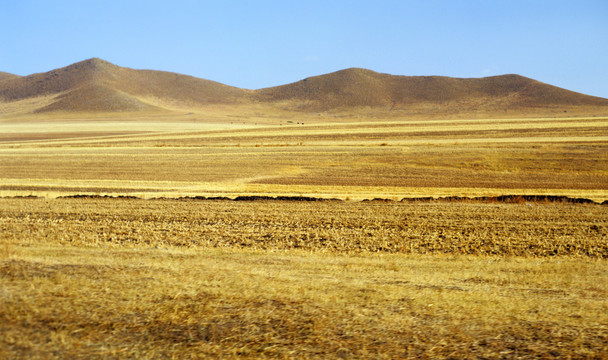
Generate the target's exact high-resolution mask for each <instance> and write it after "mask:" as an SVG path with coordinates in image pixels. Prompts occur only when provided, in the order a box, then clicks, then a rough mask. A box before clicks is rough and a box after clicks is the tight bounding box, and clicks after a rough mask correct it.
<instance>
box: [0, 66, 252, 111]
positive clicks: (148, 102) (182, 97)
mask: <svg viewBox="0 0 608 360" xmlns="http://www.w3.org/2000/svg"><path fill="white" fill-rule="evenodd" d="M246 93H247V90H243V89H238V88H235V87H231V86H227V85H222V84H220V83H217V82H214V81H209V80H203V79H198V78H194V77H191V76H186V75H180V74H175V73H169V72H163V71H151V70H133V69H129V68H123V67H119V66H116V65H113V64H111V63H109V62H107V61H104V60H101V59H97V58H93V59H89V60H85V61H82V62H79V63H76V64H72V65H70V66H67V67H64V68H61V69H56V70H52V71H49V72H46V73H41V74H33V75H29V76H25V77H19V78H11V79H8V80H6V81H3V82H2V83H0V100H4V101H17V100H22V99H26V98H36V97H43V96H49V95H53V96H55V97H54V99H53V101H52V102H51V104H49V105H45V106H44V107H41V108H39V109H36V110H35V111H37V112H44V111H137V110H142V109H151V108H155V107H156V108H163V107H166V108H172V107H178V108H197V107H199V106H201V105H205V104H217V103H221V104H233V103H236V102H238V101H239V99H242V98H243V97H244V95H245V94H246Z"/></svg>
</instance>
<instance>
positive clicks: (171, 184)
mask: <svg viewBox="0 0 608 360" xmlns="http://www.w3.org/2000/svg"><path fill="white" fill-rule="evenodd" d="M211 114H212V115H213V114H214V113H211ZM212 115H202V114H189V115H181V116H173V117H171V116H168V115H165V116H162V115H158V114H156V115H148V116H145V115H141V114H139V115H137V116H135V115H134V116H133V118H132V119H130V120H129V118H126V119H125V118H120V117H118V116H116V115H114V116H111V115H108V116H105V117H103V116H100V115H91V117H90V118H88V119H87V118H86V117H85V118H70V117H69V116H67V115H66V116H64V117H61V116H59V115H56V116H55V117H51V116H45V117H42V116H40V117H36V116H31V117H26V118H23V119H20V120H19V121H18V122H15V121H8V120H6V121H1V122H0V130H2V131H1V133H2V134H3V135H2V138H1V139H0V194H2V195H4V196H22V195H35V196H44V197H56V196H60V195H70V194H109V195H135V196H138V197H143V198H155V197H179V196H202V195H204V196H229V197H235V196H238V195H243V194H251V195H291V196H299V195H305V196H315V197H321V198H340V199H346V198H349V199H352V200H360V199H366V198H368V199H371V198H376V197H381V198H389V199H394V200H400V199H402V198H404V197H421V196H469V197H471V196H498V195H504V194H518V195H520V194H534V195H564V196H570V197H583V198H589V199H592V200H594V201H597V202H602V201H604V200H608V156H607V154H608V145H607V144H608V135H607V134H608V118H606V117H592V118H552V119H547V118H533V119H530V118H525V119H519V118H514V119H465V120H462V119H460V120H381V119H380V120H379V119H368V120H361V119H355V118H350V119H337V120H335V119H328V118H327V117H329V115H327V114H325V115H324V116H319V117H315V116H312V115H308V116H304V115H302V116H300V117H293V118H282V117H280V116H279V115H277V118H273V117H272V116H270V115H266V116H265V117H262V115H260V118H259V119H256V118H253V119H252V118H248V119H245V120H243V119H240V120H239V119H232V120H231V118H230V117H229V116H228V115H226V113H223V112H221V111H218V112H217V114H216V115H215V116H216V117H213V116H212ZM123 116H124V115H123ZM292 116H293V115H292Z"/></svg>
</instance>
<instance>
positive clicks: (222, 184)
mask: <svg viewBox="0 0 608 360" xmlns="http://www.w3.org/2000/svg"><path fill="white" fill-rule="evenodd" d="M262 110H263V109H262ZM236 114H239V113H238V112H236ZM353 114H354V115H352V114H351V115H350V116H344V115H339V114H332V113H328V112H325V113H319V114H316V113H308V114H304V113H299V114H295V113H283V112H280V111H278V110H277V111H276V112H268V111H267V109H265V110H264V111H261V110H260V112H258V111H257V110H256V108H255V107H249V108H248V110H247V111H246V112H243V113H242V116H241V115H239V116H237V115H235V112H230V111H227V110H226V109H225V108H222V107H220V106H219V105H218V108H217V109H215V110H214V109H207V110H206V111H205V112H200V113H197V112H193V113H184V114H182V115H176V114H170V113H168V112H166V113H163V112H150V113H145V112H139V113H132V114H125V113H120V114H119V113H115V114H110V113H104V114H101V113H90V114H68V113H52V114H44V115H42V114H37V115H32V114H28V115H22V116H18V117H5V118H2V119H1V120H0V134H1V135H0V197H2V198H0V358H9V359H12V358H16V359H36V358H38V359H48V358H58V359H60V358H82V359H91V358H100V359H101V358H104V359H108V358H112V359H113V358H143V359H146V358H147V359H157V358H179V359H188V358H193V359H194V358H209V357H216V358H217V357H219V358H323V359H325V358H355V359H356V358H362V359H363V358H386V359H394V358H412V359H414V358H428V359H434V358H596V359H602V358H606V357H608V347H607V345H606V344H607V343H608V328H607V326H606V324H608V315H607V314H608V301H607V300H606V299H607V298H608V297H607V295H608V286H607V285H606V284H608V278H607V275H606V274H608V265H607V263H606V261H607V258H608V212H607V211H606V206H605V205H599V204H591V203H590V204H574V203H567V202H565V201H564V202H556V203H552V202H538V201H527V200H525V199H524V198H521V199H519V200H518V201H513V203H501V202H497V201H496V200H495V199H494V200H490V201H481V200H470V201H464V200H462V201H453V202H448V201H447V200H441V199H440V200H429V199H426V200H424V201H410V200H411V199H412V198H422V197H430V198H439V197H455V196H458V197H484V196H485V197H497V196H500V195H546V196H564V197H569V198H583V199H590V200H592V201H593V202H595V203H601V202H604V201H606V200H608V156H607V154H608V135H607V134H608V117H602V116H593V117H558V118H524V117H518V116H514V117H505V118H498V119H496V118H492V119H483V118H468V119H467V118H448V117H443V118H436V119H422V118H420V119H418V118H407V119H403V118H387V117H384V118H375V117H373V116H368V115H369V114H367V113H365V114H367V115H364V113H363V112H361V113H360V115H359V116H357V115H356V114H357V113H353ZM562 115H563V114H562ZM73 195H92V196H98V197H89V198H61V197H65V196H73ZM24 196H25V197H26V198H24ZM28 196H33V198H29V197H28ZM101 196H111V197H113V198H102V197H101ZM119 196H122V197H123V198H118V197H119ZM239 196H241V197H243V196H265V197H283V198H284V197H293V198H301V199H304V198H310V199H308V200H318V201H279V200H272V201H270V200H263V201H262V200H259V201H234V200H229V199H234V198H236V197H239ZM184 197H221V198H224V199H225V200H193V199H185V198H184ZM179 198H182V199H179ZM371 199H382V201H380V200H376V201H362V200H371ZM402 199H406V201H400V200H402ZM563 199H564V198H562V200H563ZM320 200H324V201H320ZM388 200H390V201H388Z"/></svg>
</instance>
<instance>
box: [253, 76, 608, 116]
mask: <svg viewBox="0 0 608 360" xmlns="http://www.w3.org/2000/svg"><path fill="white" fill-rule="evenodd" d="M256 95H257V96H258V97H259V98H260V99H261V100H262V101H269V102H276V103H281V102H283V103H285V104H286V106H290V107H291V108H292V109H300V110H312V111H327V110H331V109H344V108H349V107H376V108H377V107H380V108H385V109H390V110H399V109H401V110H403V109H407V108H412V107H414V108H415V107H424V108H426V109H427V110H428V109H430V108H444V109H453V110H454V111H456V110H458V109H457V108H459V109H460V110H461V111H473V110H482V109H483V110H497V111H498V110H503V111H504V110H506V109H523V108H539V107H552V106H565V107H569V106H600V107H604V106H608V99H603V98H598V97H593V96H588V95H583V94H579V93H576V92H572V91H568V90H564V89H561V88H558V87H555V86H551V85H547V84H544V83H541V82H538V81H535V80H532V79H529V78H526V77H523V76H519V75H502V76H493V77H486V78H470V79H463V78H451V77H442V76H395V75H389V74H380V73H377V72H374V71H371V70H366V69H356V68H352V69H346V70H342V71H338V72H334V73H331V74H326V75H321V76H315V77H311V78H307V79H304V80H301V81H299V82H296V83H292V84H287V85H283V86H277V87H272V88H267V89H261V90H258V91H257V93H256Z"/></svg>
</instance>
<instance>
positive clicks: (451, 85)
mask: <svg viewBox="0 0 608 360" xmlns="http://www.w3.org/2000/svg"><path fill="white" fill-rule="evenodd" d="M42 97H46V98H47V101H46V102H45V103H44V104H40V105H39V106H37V107H36V106H33V107H32V109H28V111H31V112H35V113H44V112H49V111H51V112H56V111H63V112H106V111H107V112H117V111H142V110H150V111H153V110H180V111H182V110H188V109H195V110H201V109H205V108H206V107H208V106H217V105H222V106H228V107H230V106H235V107H238V106H255V105H263V106H270V107H272V108H276V109H281V110H285V111H295V112H349V111H352V110H353V109H360V108H368V109H376V110H378V111H384V112H390V111H401V112H404V113H405V114H407V113H408V112H424V111H428V112H429V113H441V112H443V113H474V112H485V113H492V112H506V111H509V110H511V111H512V110H517V111H520V112H524V113H525V112H526V111H528V110H530V111H532V110H534V109H543V108H546V109H557V108H564V109H565V110H564V111H567V109H570V108H580V107H593V108H598V109H599V111H603V112H605V113H608V110H607V109H608V99H604V98H600V97H594V96H590V95H585V94H581V93H577V92H573V91H570V90H566V89H562V88H559V87H556V86H552V85H549V84H545V83H542V82H539V81H536V80H534V79H530V78H527V77H524V76H521V75H516V74H507V75H498V76H491V77H484V78H454V77H446V76H404V75H391V74H384V73H378V72H375V71H373V70H369V69H362V68H348V69H343V70H339V71H336V72H332V73H328V74H323V75H317V76H312V77H308V78H305V79H302V80H300V81H296V82H293V83H289V84H285V85H280V86H274V87H267V88H262V89H257V90H247V89H241V88H237V87H233V86H229V85H225V84H222V83H219V82H215V81H211V80H205V79H199V78H196V77H193V76H189V75H182V74H178V73H172V72H165V71H158V70H135V69H130V68H126V67H121V66H118V65H114V64H112V63H110V62H107V61H105V60H102V59H99V58H91V59H87V60H84V61H81V62H77V63H74V64H71V65H68V66H66V67H63V68H59V69H54V70H51V71H48V72H44V73H36V74H32V75H28V76H18V75H13V74H9V73H3V72H0V104H1V103H2V102H4V103H11V102H17V101H20V100H24V99H35V98H42ZM49 97H50V98H51V100H50V103H49V100H48V98H49Z"/></svg>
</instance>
